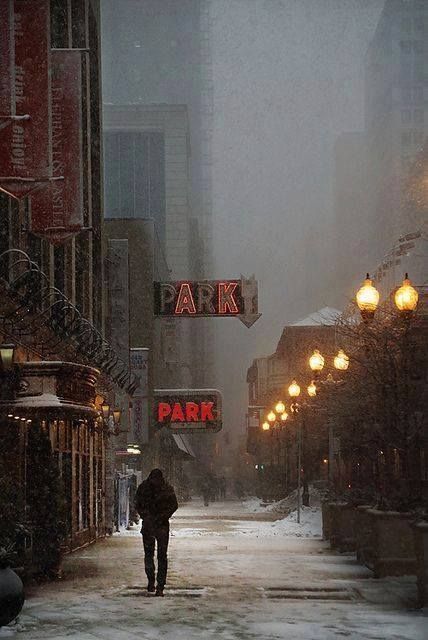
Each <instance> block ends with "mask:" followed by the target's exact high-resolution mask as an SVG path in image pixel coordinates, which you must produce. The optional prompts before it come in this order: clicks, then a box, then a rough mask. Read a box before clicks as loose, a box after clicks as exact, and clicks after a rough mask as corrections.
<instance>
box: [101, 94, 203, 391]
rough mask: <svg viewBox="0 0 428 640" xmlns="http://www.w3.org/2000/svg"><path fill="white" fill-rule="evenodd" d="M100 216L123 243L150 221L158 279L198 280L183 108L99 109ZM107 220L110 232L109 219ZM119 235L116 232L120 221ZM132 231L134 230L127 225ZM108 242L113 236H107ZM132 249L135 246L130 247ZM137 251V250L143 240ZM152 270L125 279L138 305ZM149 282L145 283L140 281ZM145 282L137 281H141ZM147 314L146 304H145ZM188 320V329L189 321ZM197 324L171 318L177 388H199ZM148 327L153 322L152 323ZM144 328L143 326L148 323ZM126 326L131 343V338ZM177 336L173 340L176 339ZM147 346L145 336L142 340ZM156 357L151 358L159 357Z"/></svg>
mask: <svg viewBox="0 0 428 640" xmlns="http://www.w3.org/2000/svg"><path fill="white" fill-rule="evenodd" d="M104 140H105V173H106V187H105V211H106V220H107V225H108V227H109V228H114V232H115V234H116V235H115V236H114V237H115V238H121V237H124V238H126V237H127V236H128V229H129V228H131V227H130V222H131V220H135V222H137V221H138V220H145V221H146V225H147V224H148V222H149V221H150V220H151V221H152V223H153V227H154V234H155V237H156V238H157V241H158V243H159V252H161V253H162V255H163V260H164V262H165V268H164V270H163V273H162V274H157V277H158V279H159V278H160V279H163V280H186V279H190V280H192V279H197V278H201V277H202V275H203V249H202V244H203V243H202V240H201V234H200V231H199V219H198V218H197V217H195V216H194V215H193V211H192V209H191V206H190V189H189V181H190V175H189V164H190V145H189V124H188V115H187V108H186V106H184V105H142V104H128V105H105V107H104ZM111 218H114V220H115V225H114V227H112V226H111V224H110V219H111ZM121 219H122V220H123V221H124V235H123V236H121V234H120V220H121ZM134 226H135V228H136V229H138V225H137V224H136V225H134ZM110 237H113V236H111V235H110ZM134 250H135V248H134ZM140 250H141V251H144V242H143V241H142V246H141V249H140ZM153 276H154V273H150V274H149V273H148V272H146V273H144V274H142V273H141V271H140V272H138V273H137V274H131V278H135V277H137V278H139V279H140V280H141V281H142V283H141V287H140V289H137V288H135V289H134V290H132V291H131V297H132V305H133V306H134V308H138V307H139V305H140V301H139V300H138V298H139V296H143V291H146V290H148V291H149V292H151V293H152V291H153ZM147 278H149V280H147ZM143 281H144V282H143ZM144 301H145V302H146V303H147V308H148V309H150V310H151V312H152V313H153V311H152V300H150V302H148V301H147V298H145V299H144ZM192 322H193V324H192ZM195 322H196V323H199V320H193V321H192V320H189V319H178V318H177V319H174V325H175V331H176V335H177V341H176V343H177V367H178V368H179V369H180V368H181V372H180V375H179V376H178V377H177V376H175V379H176V384H178V386H184V387H191V386H192V385H194V386H196V388H198V387H203V382H204V368H205V365H204V351H203V346H204V345H203V343H202V333H201V331H200V330H198V326H199V325H196V326H195V324H194V323H195ZM151 324H152V323H151ZM151 324H150V326H151ZM134 331H135V329H132V327H131V343H133V342H135V340H136V338H137V336H136V335H134V334H133V332H134ZM178 336H180V337H178ZM145 341H146V342H147V344H146V343H145V342H144V343H140V344H139V345H136V344H135V345H134V346H149V344H148V343H150V344H151V343H152V339H151V337H150V336H146V338H145ZM158 355H159V354H155V355H154V356H153V357H158ZM153 357H152V360H153Z"/></svg>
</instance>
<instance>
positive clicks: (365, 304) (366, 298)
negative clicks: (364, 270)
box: [356, 274, 379, 318]
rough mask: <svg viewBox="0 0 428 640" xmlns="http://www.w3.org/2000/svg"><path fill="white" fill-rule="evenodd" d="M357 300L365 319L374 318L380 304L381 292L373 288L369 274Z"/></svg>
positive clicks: (358, 292) (358, 293)
mask: <svg viewBox="0 0 428 640" xmlns="http://www.w3.org/2000/svg"><path fill="white" fill-rule="evenodd" d="M356 298H357V305H358V308H359V310H360V311H361V315H362V316H363V318H364V317H365V318H370V317H372V316H373V315H374V312H375V311H376V309H377V306H378V304H379V291H378V290H377V289H376V287H374V286H373V282H372V281H371V279H370V276H369V274H367V276H366V279H365V280H364V284H363V286H362V287H361V288H360V289H359V290H358V291H357V295H356Z"/></svg>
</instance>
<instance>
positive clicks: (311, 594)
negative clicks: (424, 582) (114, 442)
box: [0, 501, 428, 640]
mask: <svg viewBox="0 0 428 640" xmlns="http://www.w3.org/2000/svg"><path fill="white" fill-rule="evenodd" d="M247 507H248V505H243V504H242V503H239V502H235V503H233V502H225V503H215V504H214V505H210V506H209V507H207V508H205V507H204V506H203V505H202V504H201V503H199V502H198V501H195V502H192V503H190V504H188V505H186V506H185V507H183V508H180V509H179V511H178V512H177V515H176V516H175V517H174V518H173V520H172V531H173V533H174V535H173V536H172V537H171V543H170V553H169V555H170V569H169V579H168V585H167V590H166V597H165V598H152V597H148V596H147V593H146V591H145V589H144V586H145V582H146V580H145V576H144V568H143V566H144V565H143V549H142V544H141V536H140V534H139V531H138V527H134V528H133V529H132V530H131V531H127V532H126V533H125V532H123V533H120V534H118V535H115V536H113V537H111V538H109V539H107V540H106V541H104V542H99V543H97V544H96V545H93V546H91V547H87V548H86V549H83V550H82V551H80V552H77V553H74V554H72V555H70V556H68V557H67V558H66V559H65V562H64V579H63V580H62V581H60V582H57V583H51V584H46V585H42V586H40V587H37V588H33V589H30V590H29V592H28V597H27V602H26V604H25V607H24V611H23V613H22V615H21V617H20V621H19V624H18V625H17V626H16V627H15V628H6V629H3V630H1V631H0V638H6V637H13V638H14V640H21V639H22V640H27V639H28V640H42V639H43V640H45V639H46V640H96V639H99V640H101V639H102V640H137V639H138V640H160V639H161V638H162V639H163V640H200V639H201V638H204V640H205V639H206V640H211V639H212V640H244V639H245V640H255V639H257V640H276V639H284V640H285V639H287V640H333V639H334V640H337V638H338V637H340V636H345V637H348V638H350V640H375V639H376V640H383V639H385V640H426V638H427V633H426V629H427V626H428V619H427V617H426V616H424V614H423V613H421V612H419V611H415V610H413V603H414V600H415V597H416V588H415V580H414V578H404V579H400V580H397V579H389V580H382V581H379V580H374V579H372V578H371V573H370V572H369V571H368V570H367V569H365V568H364V567H361V566H359V565H358V564H357V563H356V561H355V559H354V557H353V556H349V555H342V556H340V555H336V554H334V553H333V552H331V551H330V550H329V548H328V545H327V543H325V542H323V541H322V540H320V538H317V537H313V536H316V535H319V534H318V533H317V531H319V529H317V527H318V523H317V522H315V518H316V517H317V513H319V511H318V510H317V508H316V507H313V508H309V510H306V509H305V510H303V512H302V524H301V525H297V523H296V522H295V519H294V515H293V512H292V513H291V514H289V515H288V516H286V517H284V515H282V517H281V519H279V520H276V521H271V522H269V521H266V519H264V520H263V521H260V522H258V521H255V517H257V514H254V513H249V512H248V509H247ZM260 518H262V519H263V518H264V514H263V513H261V514H260ZM312 520H314V521H312ZM197 531H200V532H203V533H202V534H197V533H196V532H197ZM275 531H276V533H273V534H272V533H271V534H270V533H269V532H275ZM299 531H300V532H306V534H305V536H299V535H298V533H299Z"/></svg>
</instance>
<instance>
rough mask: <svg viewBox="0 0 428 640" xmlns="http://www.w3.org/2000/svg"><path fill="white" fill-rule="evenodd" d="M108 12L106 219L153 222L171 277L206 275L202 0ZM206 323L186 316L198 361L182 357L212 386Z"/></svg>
mask: <svg viewBox="0 0 428 640" xmlns="http://www.w3.org/2000/svg"><path fill="white" fill-rule="evenodd" d="M102 9H103V10H102V38H103V101H104V143H105V154H104V171H105V215H106V217H115V218H118V217H119V218H120V217H124V218H126V217H131V218H132V217H140V218H151V219H153V220H154V221H155V225H156V231H157V234H158V236H159V238H160V239H161V242H162V244H163V248H164V250H165V254H166V260H167V263H168V266H169V268H170V270H171V279H176V280H178V279H180V280H181V279H186V278H189V279H195V278H201V279H202V278H210V275H211V274H210V271H211V264H212V249H211V242H212V233H211V227H212V225H211V149H210V143H211V120H210V118H211V113H212V109H211V101H212V86H211V63H210V51H209V37H208V10H207V9H206V6H205V2H201V1H200V0H180V2H177V1H176V0H141V1H139V2H135V0H121V2H120V11H118V6H117V2H115V1H114V0H105V2H103V8H102ZM180 114H181V115H180ZM180 118H181V119H182V120H183V123H185V124H183V123H181V121H179V120H180ZM183 163H184V164H183ZM186 265H188V268H187V267H186ZM177 322H178V321H177ZM209 322H210V321H207V320H198V321H196V326H195V324H192V326H191V327H190V324H189V321H188V320H184V323H185V326H183V327H182V329H183V332H184V334H183V335H185V334H187V333H189V330H191V333H192V335H193V338H192V339H191V342H192V344H193V343H194V341H195V340H196V341H197V343H198V345H199V347H198V349H197V352H195V354H194V358H193V359H194V360H195V362H193V363H189V362H188V358H185V360H186V362H185V363H183V367H187V373H186V375H185V376H184V383H185V384H190V381H189V379H188V378H189V371H192V375H193V383H197V385H198V386H201V385H202V386H203V385H204V384H208V385H212V384H213V381H212V379H210V378H211V376H210V370H211V367H212V356H211V354H212V352H213V349H212V346H211V343H212V331H211V325H210V324H209ZM189 339H190V336H189ZM201 345H202V346H201ZM185 351H186V349H185ZM187 351H188V349H187Z"/></svg>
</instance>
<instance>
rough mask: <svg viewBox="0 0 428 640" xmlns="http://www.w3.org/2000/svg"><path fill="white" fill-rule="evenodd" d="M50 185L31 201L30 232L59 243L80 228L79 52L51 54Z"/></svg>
mask: <svg viewBox="0 0 428 640" xmlns="http://www.w3.org/2000/svg"><path fill="white" fill-rule="evenodd" d="M51 56H52V61H51V69H52V86H51V141H50V143H51V145H50V153H51V176H50V177H51V182H50V184H49V187H48V188H46V189H43V190H40V191H37V192H36V193H34V195H33V196H32V198H31V223H30V228H31V231H32V232H33V233H36V234H40V235H44V236H47V237H48V238H49V239H50V240H51V242H53V243H61V242H64V241H65V240H67V239H68V238H69V237H70V236H72V235H73V234H74V233H78V232H79V231H80V230H81V229H82V228H83V223H84V220H83V166H82V165H83V162H82V158H83V154H82V53H81V52H80V51H73V50H70V49H69V50H55V49H54V50H53V51H52V53H51Z"/></svg>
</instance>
